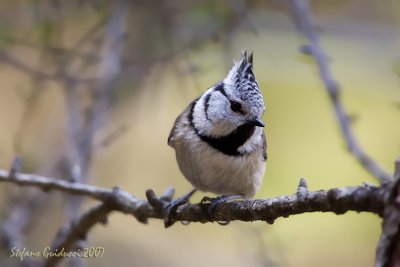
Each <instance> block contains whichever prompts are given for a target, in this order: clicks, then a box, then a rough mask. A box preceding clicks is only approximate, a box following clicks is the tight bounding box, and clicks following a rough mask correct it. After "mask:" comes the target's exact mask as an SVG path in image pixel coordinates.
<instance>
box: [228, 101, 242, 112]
mask: <svg viewBox="0 0 400 267" xmlns="http://www.w3.org/2000/svg"><path fill="white" fill-rule="evenodd" d="M230 102H231V109H232V111H233V112H238V113H243V110H242V105H241V104H240V103H239V102H236V101H233V100H231V101H230Z"/></svg>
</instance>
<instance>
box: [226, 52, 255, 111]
mask: <svg viewBox="0 0 400 267" xmlns="http://www.w3.org/2000/svg"><path fill="white" fill-rule="evenodd" d="M224 83H226V84H230V85H231V86H233V88H235V89H234V90H235V91H236V93H237V95H238V96H239V97H240V98H241V99H242V100H246V99H254V102H260V105H261V104H262V105H263V103H262V96H261V91H260V89H259V87H258V83H257V80H256V78H255V75H254V72H253V53H250V55H249V56H247V51H246V50H244V51H243V52H242V58H241V59H240V61H239V62H235V63H234V66H233V67H232V69H231V70H230V71H229V74H228V76H227V77H226V78H225V79H224Z"/></svg>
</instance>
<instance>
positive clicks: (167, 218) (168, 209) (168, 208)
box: [164, 189, 196, 228]
mask: <svg viewBox="0 0 400 267" xmlns="http://www.w3.org/2000/svg"><path fill="white" fill-rule="evenodd" d="M194 192H196V189H194V190H192V191H190V192H189V193H188V194H186V195H184V196H183V197H180V198H177V199H175V200H172V201H170V202H168V204H166V205H165V206H164V226H165V228H168V227H170V226H171V225H173V224H174V223H175V221H174V220H173V219H172V215H174V214H176V211H177V209H178V208H179V207H180V206H182V205H185V204H187V203H188V202H189V198H190V197H191V196H192V195H193V194H194Z"/></svg>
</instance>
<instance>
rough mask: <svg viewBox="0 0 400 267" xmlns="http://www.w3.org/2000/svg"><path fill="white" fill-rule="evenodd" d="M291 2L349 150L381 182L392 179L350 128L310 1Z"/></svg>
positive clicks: (292, 0)
mask: <svg viewBox="0 0 400 267" xmlns="http://www.w3.org/2000/svg"><path fill="white" fill-rule="evenodd" d="M290 3H291V5H292V8H293V11H294V14H295V16H296V22H297V23H298V24H299V26H300V28H301V30H302V31H303V33H304V35H305V36H306V38H307V39H308V41H309V49H306V50H307V52H309V53H310V54H311V55H312V56H313V57H314V59H315V61H316V63H317V65H318V68H319V75H320V77H321V80H322V81H323V83H324V84H325V88H326V91H327V93H328V94H329V96H330V99H331V102H332V105H333V107H334V109H335V113H336V117H337V120H338V123H339V125H340V129H341V131H342V134H343V138H344V140H345V142H346V144H347V148H348V150H349V151H350V152H351V153H352V154H353V156H354V157H355V158H356V159H357V160H358V161H359V163H360V164H361V165H362V166H363V167H364V168H365V169H366V170H368V172H369V173H370V174H372V175H373V176H375V177H376V178H377V179H378V180H379V181H380V182H381V183H386V182H390V181H392V180H393V177H392V176H391V175H389V174H388V173H387V172H386V171H385V170H384V169H382V167H380V166H379V165H378V164H377V163H376V162H375V161H373V160H372V159H371V158H370V157H369V156H368V155H367V153H366V152H365V151H364V149H363V148H362V147H361V146H360V145H359V143H358V142H357V139H356V138H355V137H354V134H353V132H352V130H351V128H350V124H349V121H348V118H347V115H346V111H345V110H344V108H343V104H342V102H341V100H340V94H339V92H340V90H339V84H338V83H337V82H336V81H335V79H334V77H333V76H332V73H331V71H330V69H329V66H328V60H327V56H326V54H325V52H324V50H323V49H322V46H321V44H320V42H319V38H318V35H317V33H316V31H315V29H314V22H313V16H312V13H311V11H310V7H309V4H308V1H307V0H290Z"/></svg>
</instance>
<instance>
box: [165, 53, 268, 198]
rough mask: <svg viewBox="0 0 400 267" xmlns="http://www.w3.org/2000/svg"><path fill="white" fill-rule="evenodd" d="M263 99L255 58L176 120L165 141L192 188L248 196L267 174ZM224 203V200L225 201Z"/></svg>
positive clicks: (239, 66)
mask: <svg viewBox="0 0 400 267" xmlns="http://www.w3.org/2000/svg"><path fill="white" fill-rule="evenodd" d="M264 109H265V107H264V101H263V97H262V95H261V91H260V89H259V86H258V83H257V81H256V79H255V75H254V72H253V55H252V54H250V56H249V57H247V54H246V52H244V53H243V55H242V59H241V60H240V61H239V62H236V63H235V64H234V66H233V67H232V69H231V70H230V71H229V74H228V75H227V77H226V78H225V79H224V80H223V81H221V82H218V83H217V84H215V85H214V86H212V87H211V88H209V89H208V90H207V91H205V92H204V93H203V94H202V95H201V96H199V97H198V98H196V99H195V100H194V101H193V102H192V103H190V104H189V106H188V107H187V108H186V109H185V110H184V111H183V112H182V113H181V114H180V115H179V116H178V118H177V119H176V121H175V124H174V126H173V128H172V130H171V133H170V135H169V138H168V144H169V145H170V146H171V147H173V148H174V149H175V152H176V159H177V162H178V165H179V168H180V170H181V172H182V173H183V175H184V176H185V178H186V179H187V180H188V181H189V182H190V183H191V184H192V185H193V186H194V187H195V188H196V189H199V190H201V191H204V192H212V193H215V194H218V195H233V196H235V197H236V196H237V197H242V198H252V197H254V195H255V194H256V192H257V191H258V189H259V187H260V185H261V181H262V177H263V176H264V172H265V166H266V164H265V162H266V159H267V156H266V138H265V134H264V131H263V128H262V127H264V123H263V122H262V121H261V116H262V114H263V113H264ZM225 199H228V198H225Z"/></svg>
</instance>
